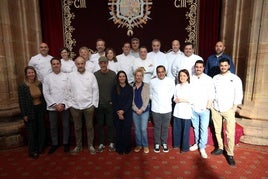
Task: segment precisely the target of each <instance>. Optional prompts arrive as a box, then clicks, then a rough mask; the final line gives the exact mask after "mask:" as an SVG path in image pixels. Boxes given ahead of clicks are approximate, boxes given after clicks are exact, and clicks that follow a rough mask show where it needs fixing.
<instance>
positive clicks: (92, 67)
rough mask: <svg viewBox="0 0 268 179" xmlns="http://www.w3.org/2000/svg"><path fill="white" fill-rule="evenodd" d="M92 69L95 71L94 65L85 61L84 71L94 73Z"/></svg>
mask: <svg viewBox="0 0 268 179" xmlns="http://www.w3.org/2000/svg"><path fill="white" fill-rule="evenodd" d="M94 69H95V64H94V63H93V62H92V61H90V60H87V61H86V71H88V72H90V73H94V72H95V71H94Z"/></svg>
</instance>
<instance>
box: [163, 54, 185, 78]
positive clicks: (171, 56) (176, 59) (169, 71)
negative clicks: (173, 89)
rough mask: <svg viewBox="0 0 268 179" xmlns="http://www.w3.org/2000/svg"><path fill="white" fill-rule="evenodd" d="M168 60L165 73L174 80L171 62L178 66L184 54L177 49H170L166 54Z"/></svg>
mask: <svg viewBox="0 0 268 179" xmlns="http://www.w3.org/2000/svg"><path fill="white" fill-rule="evenodd" d="M166 56H167V61H168V69H167V75H168V77H169V78H172V79H173V80H175V76H174V75H173V74H172V66H173V63H177V65H178V66H180V64H181V61H182V58H183V56H184V54H183V53H182V52H181V51H180V50H179V51H178V52H174V51H171V52H169V53H167V54H166Z"/></svg>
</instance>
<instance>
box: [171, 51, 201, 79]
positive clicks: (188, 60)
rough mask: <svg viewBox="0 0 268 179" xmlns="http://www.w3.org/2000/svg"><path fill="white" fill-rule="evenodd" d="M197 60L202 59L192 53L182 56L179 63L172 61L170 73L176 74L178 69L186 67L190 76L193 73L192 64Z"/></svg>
mask: <svg viewBox="0 0 268 179" xmlns="http://www.w3.org/2000/svg"><path fill="white" fill-rule="evenodd" d="M197 60H202V61H203V59H202V57H200V56H198V55H195V54H192V55H191V56H189V57H187V56H185V55H184V56H183V58H182V60H181V63H179V62H178V63H176V62H174V63H173V66H172V71H173V72H172V74H173V75H174V76H177V75H178V73H179V71H180V70H182V69H186V70H188V72H189V74H190V76H192V75H193V74H194V64H195V62H196V61H197Z"/></svg>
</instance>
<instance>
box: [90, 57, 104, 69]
mask: <svg viewBox="0 0 268 179" xmlns="http://www.w3.org/2000/svg"><path fill="white" fill-rule="evenodd" d="M101 56H105V53H104V54H103V55H100V54H99V53H94V54H92V55H91V56H90V59H89V60H90V61H91V62H93V64H94V69H93V73H94V72H96V71H98V70H99V69H100V66H99V58H100V57H101Z"/></svg>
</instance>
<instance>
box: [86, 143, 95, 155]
mask: <svg viewBox="0 0 268 179" xmlns="http://www.w3.org/2000/svg"><path fill="white" fill-rule="evenodd" d="M88 151H89V152H90V154H91V155H95V154H96V150H95V148H94V147H93V145H91V146H90V147H89V149H88Z"/></svg>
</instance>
